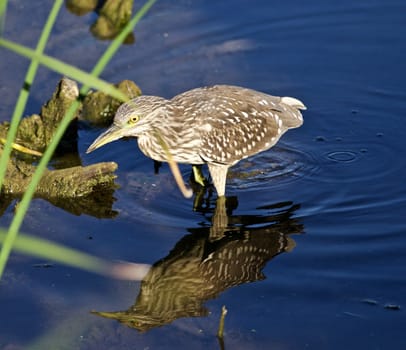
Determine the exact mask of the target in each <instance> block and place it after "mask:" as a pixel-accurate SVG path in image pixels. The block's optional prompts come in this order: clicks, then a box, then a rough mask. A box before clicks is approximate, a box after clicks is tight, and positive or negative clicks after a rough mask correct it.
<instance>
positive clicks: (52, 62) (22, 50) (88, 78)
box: [0, 38, 128, 101]
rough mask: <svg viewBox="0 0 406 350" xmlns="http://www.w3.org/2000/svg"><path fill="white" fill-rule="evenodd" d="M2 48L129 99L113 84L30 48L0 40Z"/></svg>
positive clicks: (124, 99) (115, 96)
mask: <svg viewBox="0 0 406 350" xmlns="http://www.w3.org/2000/svg"><path fill="white" fill-rule="evenodd" d="M0 46H3V47H5V48H7V49H9V50H11V51H14V52H16V53H18V54H19V55H21V56H25V57H28V58H30V59H32V60H37V61H38V62H39V63H41V64H42V65H44V66H46V67H48V68H49V69H52V70H53V71H55V72H58V73H60V74H62V75H66V76H68V77H70V78H72V79H74V80H76V81H79V82H81V83H83V84H86V85H88V86H91V87H93V88H96V89H97V90H100V91H103V92H104V93H106V94H109V95H111V96H113V97H114V98H117V99H119V100H122V101H126V100H127V99H128V98H127V96H126V95H125V94H123V93H122V92H121V91H119V90H118V89H116V88H115V87H114V86H113V85H112V84H110V83H108V82H106V81H104V80H101V79H99V78H97V77H95V76H93V75H91V74H89V73H86V72H84V71H82V70H80V69H79V68H76V67H75V66H72V65H70V64H67V63H65V62H63V61H61V60H59V59H57V58H54V57H51V56H48V55H44V54H40V53H37V52H35V51H34V50H32V49H30V48H28V47H25V46H23V45H19V44H17V43H14V42H12V41H9V40H6V39H1V38H0Z"/></svg>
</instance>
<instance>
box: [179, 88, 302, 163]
mask: <svg viewBox="0 0 406 350" xmlns="http://www.w3.org/2000/svg"><path fill="white" fill-rule="evenodd" d="M188 94H190V95H188ZM176 98H178V101H179V102H180V103H183V104H184V105H189V106H191V105H193V106H194V108H193V114H195V125H196V131H197V132H198V133H199V136H200V140H201V144H200V150H199V153H200V156H201V157H202V158H203V159H204V160H205V161H207V162H216V163H221V164H229V165H233V164H235V163H236V162H238V161H239V160H241V159H243V158H247V157H249V156H251V155H253V154H256V153H258V152H261V151H264V150H266V149H268V148H270V147H272V146H273V145H274V144H275V143H276V142H277V141H278V140H279V138H280V136H281V135H282V134H283V133H284V132H285V131H286V130H287V129H289V128H291V127H297V126H299V125H301V123H302V122H301V121H300V122H299V121H298V117H296V116H292V114H293V113H297V114H298V115H299V116H300V120H301V114H300V112H299V111H298V110H297V107H296V108H295V107H291V106H289V105H288V104H285V103H283V102H282V100H283V98H280V97H275V96H270V95H267V94H263V93H259V92H257V91H254V90H250V89H245V88H240V87H234V86H228V85H226V86H224V85H220V86H213V87H210V88H200V89H195V90H191V91H189V92H187V93H184V94H182V95H178V96H177V97H176ZM191 98H193V103H191V101H188V99H191ZM296 101H298V100H296ZM299 102H300V101H299ZM191 112H192V110H191ZM293 120H296V125H294V123H293Z"/></svg>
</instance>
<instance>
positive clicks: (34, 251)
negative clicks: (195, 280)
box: [0, 229, 149, 280]
mask: <svg viewBox="0 0 406 350" xmlns="http://www.w3.org/2000/svg"><path fill="white" fill-rule="evenodd" d="M5 239H6V232H5V230H2V229H0V244H2V243H3V242H4V240H5ZM14 249H15V250H16V251H18V252H20V253H23V254H26V255H31V256H34V257H37V258H40V259H45V260H47V261H55V262H58V263H61V264H64V265H68V266H72V267H76V268H80V269H84V270H87V271H90V272H94V273H98V274H101V275H108V276H113V277H115V278H124V279H132V280H139V279H142V277H143V276H144V275H145V273H146V272H147V270H148V268H149V265H145V264H132V263H126V262H120V263H113V262H110V261H107V260H104V259H100V258H98V257H95V256H93V255H90V254H86V253H83V252H80V251H78V250H76V249H72V248H68V247H65V246H63V245H60V244H57V243H54V242H51V241H48V240H45V239H40V238H37V237H32V236H29V235H25V234H19V235H18V237H17V239H16V241H15V244H14Z"/></svg>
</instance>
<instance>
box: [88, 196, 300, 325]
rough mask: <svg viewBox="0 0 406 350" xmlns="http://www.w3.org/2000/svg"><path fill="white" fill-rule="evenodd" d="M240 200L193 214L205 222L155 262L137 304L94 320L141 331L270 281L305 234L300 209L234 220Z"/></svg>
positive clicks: (204, 206)
mask: <svg viewBox="0 0 406 350" xmlns="http://www.w3.org/2000/svg"><path fill="white" fill-rule="evenodd" d="M237 207H238V200H237V198H236V197H228V198H226V197H220V198H219V199H217V201H215V202H214V201H211V200H208V201H207V202H201V203H200V206H197V207H195V208H194V210H196V211H198V212H200V213H201V214H202V216H203V217H204V219H205V220H204V221H203V222H201V223H200V224H199V225H198V226H197V227H193V228H189V229H187V231H188V233H187V234H186V235H185V236H184V237H182V238H181V239H180V240H179V241H178V242H177V243H176V244H175V246H174V248H173V249H172V250H171V251H170V252H169V254H168V255H167V256H166V257H164V258H162V259H160V260H159V261H157V262H155V264H153V266H152V267H151V269H150V271H149V272H148V274H147V275H146V276H145V278H144V279H143V280H142V282H141V288H140V290H139V293H138V296H137V297H136V300H135V303H134V304H133V305H132V306H130V307H129V308H128V309H127V310H125V311H113V312H100V311H93V313H94V314H96V315H99V316H102V317H105V318H110V319H115V320H117V321H119V322H120V323H122V324H125V325H127V326H129V327H131V328H135V329H137V330H139V331H147V330H149V329H152V328H155V327H159V326H163V325H165V324H168V323H170V322H172V321H174V320H176V319H178V318H180V317H197V316H206V315H207V314H208V310H207V308H206V307H205V306H204V303H205V302H206V301H207V300H209V299H213V298H216V297H217V296H218V295H219V294H220V293H221V292H223V291H225V290H226V289H228V288H231V287H234V286H238V285H240V284H243V283H248V282H255V281H259V280H263V279H265V275H264V273H263V268H264V267H265V265H266V264H267V262H268V261H270V260H271V259H272V258H274V257H275V256H277V255H279V254H280V253H284V252H290V251H291V250H292V249H293V248H294V247H295V241H294V240H293V238H292V237H291V235H292V234H300V233H302V232H303V230H304V227H303V224H301V223H300V222H299V220H298V219H296V218H294V217H293V216H294V213H295V211H296V210H297V209H298V208H299V205H298V204H294V203H292V202H284V203H275V204H270V205H267V206H262V207H258V208H256V209H257V210H258V214H255V215H244V214H240V215H238V214H237V215H235V214H233V212H234V211H235V210H236V209H237Z"/></svg>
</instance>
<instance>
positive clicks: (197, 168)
mask: <svg viewBox="0 0 406 350" xmlns="http://www.w3.org/2000/svg"><path fill="white" fill-rule="evenodd" d="M192 169H193V180H195V182H197V183H198V184H199V185H201V186H203V187H204V186H205V184H206V179H205V178H204V176H203V173H202V166H201V165H192Z"/></svg>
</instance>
